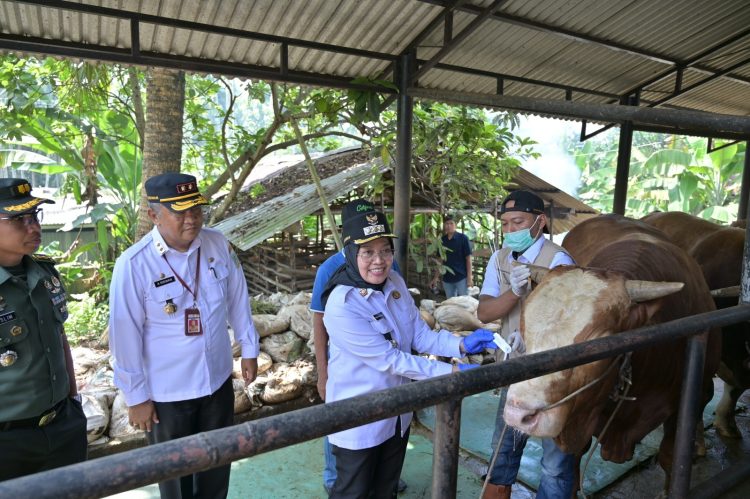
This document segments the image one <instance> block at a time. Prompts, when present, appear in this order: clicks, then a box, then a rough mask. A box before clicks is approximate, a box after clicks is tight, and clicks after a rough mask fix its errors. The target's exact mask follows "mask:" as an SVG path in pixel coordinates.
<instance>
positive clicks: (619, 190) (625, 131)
mask: <svg viewBox="0 0 750 499" xmlns="http://www.w3.org/2000/svg"><path fill="white" fill-rule="evenodd" d="M632 149H633V122H632V121H626V122H625V123H623V124H622V125H620V141H619V144H618V146H617V173H616V174H615V199H614V201H613V202H612V213H617V214H619V215H624V214H625V204H626V202H627V199H628V176H629V174H630V152H631V150H632Z"/></svg>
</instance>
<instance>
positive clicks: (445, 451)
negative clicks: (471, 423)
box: [432, 399, 461, 499]
mask: <svg viewBox="0 0 750 499" xmlns="http://www.w3.org/2000/svg"><path fill="white" fill-rule="evenodd" d="M460 438H461V399H452V400H449V401H447V402H443V403H442V404H439V405H437V406H436V407H435V432H434V433H433V443H432V446H433V450H432V497H433V499H436V498H443V497H446V498H450V497H456V486H457V484H458V446H459V443H460Z"/></svg>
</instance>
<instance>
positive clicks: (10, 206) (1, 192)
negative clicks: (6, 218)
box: [0, 178, 54, 215]
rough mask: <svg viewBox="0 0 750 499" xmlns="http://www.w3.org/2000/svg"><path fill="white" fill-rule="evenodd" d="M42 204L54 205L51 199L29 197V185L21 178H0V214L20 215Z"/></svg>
mask: <svg viewBox="0 0 750 499" xmlns="http://www.w3.org/2000/svg"><path fill="white" fill-rule="evenodd" d="M42 203H54V201H52V200H51V199H45V198H38V197H35V196H32V195H31V184H29V181H28V180H24V179H22V178H0V213H3V214H7V215H22V214H24V213H28V212H30V211H34V210H35V209H36V207H37V206H39V205H40V204H42Z"/></svg>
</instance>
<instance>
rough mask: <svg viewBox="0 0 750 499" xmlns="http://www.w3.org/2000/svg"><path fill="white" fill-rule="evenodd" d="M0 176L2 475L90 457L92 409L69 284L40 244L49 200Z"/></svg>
mask: <svg viewBox="0 0 750 499" xmlns="http://www.w3.org/2000/svg"><path fill="white" fill-rule="evenodd" d="M52 202H53V201H51V200H49V199H42V198H37V197H33V196H32V195H31V185H29V183H28V182H27V181H26V180H23V179H0V401H2V404H0V480H7V479H10V478H15V477H19V476H23V475H28V474H31V473H36V472H39V471H44V470H48V469H51V468H56V467H58V466H65V465H68V464H72V463H76V462H78V461H83V460H85V459H86V445H87V444H86V416H85V415H84V414H83V409H82V407H81V401H80V395H78V391H77V389H76V382H75V375H74V370H73V359H72V356H71V354H70V346H69V345H68V341H67V339H66V338H65V331H64V330H63V322H64V321H65V319H66V318H67V317H68V310H67V305H66V301H65V297H66V295H65V289H64V288H63V286H62V283H61V282H60V275H59V274H58V273H57V271H56V270H55V267H54V261H53V260H52V259H50V258H48V257H44V256H41V255H33V253H34V252H35V251H36V250H37V249H38V248H39V245H40V244H41V241H42V239H41V234H42V229H41V226H40V225H39V219H40V216H41V210H40V209H39V205H40V204H42V203H52Z"/></svg>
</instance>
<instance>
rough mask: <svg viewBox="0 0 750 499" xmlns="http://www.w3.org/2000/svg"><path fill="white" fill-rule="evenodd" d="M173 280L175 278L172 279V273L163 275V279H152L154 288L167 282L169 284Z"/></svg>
mask: <svg viewBox="0 0 750 499" xmlns="http://www.w3.org/2000/svg"><path fill="white" fill-rule="evenodd" d="M174 281H175V279H174V276H173V275H172V276H169V277H165V278H163V279H159V280H157V281H154V287H155V288H158V287H160V286H164V285H167V284H169V283H172V282H174Z"/></svg>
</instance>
